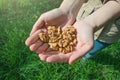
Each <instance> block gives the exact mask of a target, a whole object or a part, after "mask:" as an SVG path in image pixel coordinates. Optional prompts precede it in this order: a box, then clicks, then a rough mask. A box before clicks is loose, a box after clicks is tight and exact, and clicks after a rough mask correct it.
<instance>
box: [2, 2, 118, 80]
mask: <svg viewBox="0 0 120 80" xmlns="http://www.w3.org/2000/svg"><path fill="white" fill-rule="evenodd" d="M61 1H62V0H0V80H120V41H119V42H117V43H115V44H113V45H112V46H110V47H108V48H106V49H104V50H102V51H100V52H98V54H97V56H96V57H95V58H92V59H90V60H88V61H87V62H86V63H85V64H81V63H80V60H78V61H77V62H75V63H74V64H73V65H68V64H66V63H47V62H43V61H41V60H40V59H39V58H38V55H37V54H36V53H35V52H31V51H30V50H29V48H28V47H27V46H25V44H24V42H25V39H26V38H27V37H28V35H29V32H30V31H31V28H32V25H33V24H34V23H35V21H36V20H37V19H38V17H39V16H40V14H42V13H43V12H45V11H48V10H51V9H53V8H55V7H58V6H59V5H60V3H61Z"/></svg>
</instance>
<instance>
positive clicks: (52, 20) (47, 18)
mask: <svg viewBox="0 0 120 80" xmlns="http://www.w3.org/2000/svg"><path fill="white" fill-rule="evenodd" d="M74 21H75V18H74V17H73V16H72V15H71V14H69V13H66V12H64V11H62V9H60V8H57V9H54V10H51V11H48V12H46V13H44V14H42V15H41V16H40V18H39V19H38V20H37V22H36V23H35V24H34V26H33V28H32V30H31V33H30V36H29V37H28V38H27V40H26V42H25V43H26V45H28V46H29V47H30V50H31V51H36V52H38V53H41V52H43V51H45V50H47V48H48V44H46V43H45V44H43V43H42V42H41V41H40V40H39V37H38V34H39V33H40V32H41V31H45V30H46V27H47V26H49V25H50V26H51V25H55V26H61V27H63V26H67V25H71V24H73V22H74Z"/></svg>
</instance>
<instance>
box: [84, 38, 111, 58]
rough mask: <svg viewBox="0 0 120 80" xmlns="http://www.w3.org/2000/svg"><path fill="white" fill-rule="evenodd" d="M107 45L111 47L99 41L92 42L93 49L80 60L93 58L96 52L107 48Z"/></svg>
mask: <svg viewBox="0 0 120 80" xmlns="http://www.w3.org/2000/svg"><path fill="white" fill-rule="evenodd" d="M109 45H111V44H108V43H104V42H101V41H99V40H94V48H93V49H92V50H91V51H90V52H88V53H87V54H86V55H85V56H83V58H82V59H83V60H86V59H88V58H91V57H92V56H94V55H95V54H96V52H98V51H100V50H102V49H104V48H106V47H108V46H109Z"/></svg>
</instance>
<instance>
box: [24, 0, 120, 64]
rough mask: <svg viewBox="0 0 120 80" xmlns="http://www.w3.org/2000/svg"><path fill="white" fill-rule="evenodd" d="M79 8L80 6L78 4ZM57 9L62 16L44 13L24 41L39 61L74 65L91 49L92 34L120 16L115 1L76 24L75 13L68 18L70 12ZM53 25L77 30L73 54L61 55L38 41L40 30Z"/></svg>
mask: <svg viewBox="0 0 120 80" xmlns="http://www.w3.org/2000/svg"><path fill="white" fill-rule="evenodd" d="M79 6H81V5H80V4H79ZM59 9H61V10H60V11H63V14H61V15H62V16H61V15H59V14H57V12H58V11H55V13H56V14H57V15H55V17H54V16H52V14H53V13H54V10H53V11H50V12H47V13H45V14H46V15H45V14H43V15H42V18H41V17H40V18H39V19H38V21H37V22H36V23H35V25H34V26H33V29H32V31H31V34H30V36H29V37H28V39H27V40H26V45H28V46H29V47H30V49H31V50H32V51H36V52H38V53H39V57H40V59H41V60H43V61H46V62H67V63H69V64H72V63H74V62H75V61H76V60H77V59H79V58H81V57H82V56H84V55H85V54H86V53H87V52H88V51H90V50H91V49H92V47H93V45H94V44H93V33H94V32H95V31H96V30H97V29H99V28H101V27H102V25H104V24H105V23H107V22H108V21H109V20H111V19H115V18H117V17H119V16H120V4H119V3H117V2H116V1H108V2H107V3H106V4H105V5H104V6H103V7H101V8H100V9H98V10H97V11H95V12H94V13H93V14H91V15H89V16H87V17H86V18H85V19H83V20H79V21H76V22H74V19H75V17H76V13H74V10H73V15H72V16H69V13H70V14H71V13H72V10H70V12H69V10H68V11H67V12H65V11H64V10H62V9H63V8H59ZM73 9H74V8H73ZM55 13H54V14H55ZM58 13H59V12H58ZM101 13H102V14H101ZM108 13H109V14H108ZM48 15H49V16H48ZM46 16H47V17H46ZM56 16H57V17H56ZM73 16H75V17H73ZM68 18H69V19H68ZM54 21H55V22H54ZM73 23H74V24H73ZM53 24H54V25H62V26H64V27H65V25H70V24H73V26H74V27H75V28H76V29H77V40H78V43H77V45H76V47H75V50H74V51H73V52H70V53H67V54H61V53H59V52H57V51H52V50H50V49H49V48H48V45H47V44H46V43H45V44H43V43H42V42H41V41H40V40H39V39H38V33H39V32H40V31H41V28H42V27H46V26H47V25H53ZM43 29H44V28H43Z"/></svg>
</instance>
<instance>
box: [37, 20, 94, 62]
mask: <svg viewBox="0 0 120 80" xmlns="http://www.w3.org/2000/svg"><path fill="white" fill-rule="evenodd" d="M73 26H74V27H75V28H76V30H77V41H78V43H77V45H76V46H75V50H74V51H72V52H70V53H67V54H62V53H59V52H58V51H52V50H48V51H46V52H44V53H43V54H39V57H40V59H41V60H43V61H47V62H67V63H69V64H72V63H74V62H75V61H76V60H77V59H79V58H81V57H82V56H84V55H85V54H86V53H87V52H88V51H90V50H91V49H92V47H93V28H92V26H90V25H89V24H87V23H86V22H85V21H77V22H75V24H74V25H73Z"/></svg>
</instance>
